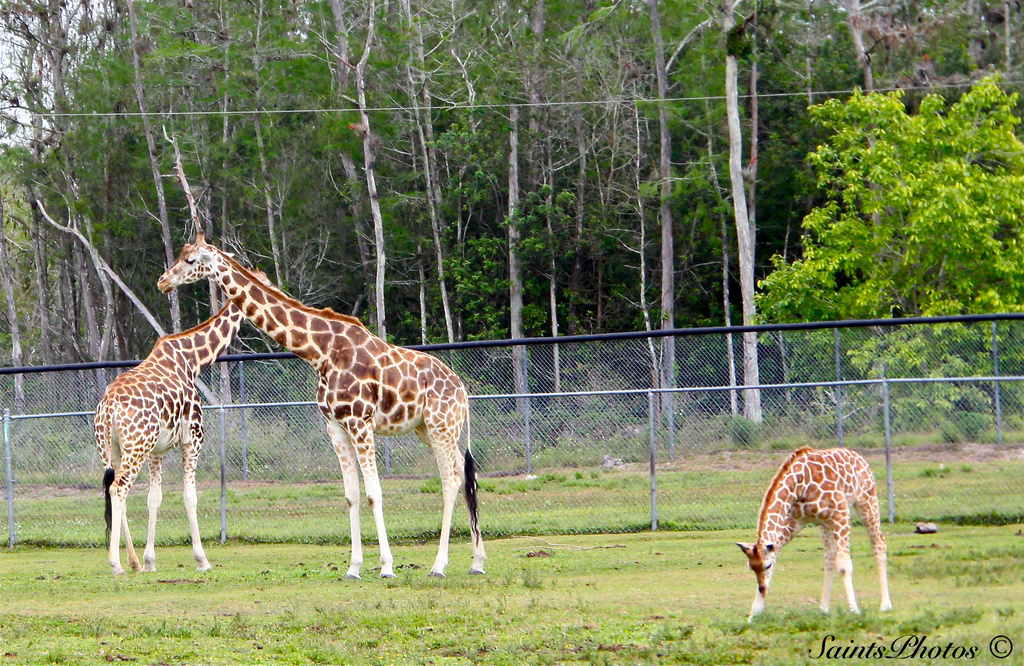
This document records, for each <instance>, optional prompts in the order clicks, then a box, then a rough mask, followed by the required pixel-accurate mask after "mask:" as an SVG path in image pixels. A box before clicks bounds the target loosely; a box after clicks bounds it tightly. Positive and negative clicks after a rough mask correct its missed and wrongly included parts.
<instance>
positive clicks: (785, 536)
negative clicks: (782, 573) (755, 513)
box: [736, 446, 892, 620]
mask: <svg viewBox="0 0 1024 666" xmlns="http://www.w3.org/2000/svg"><path fill="white" fill-rule="evenodd" d="M851 505H853V506H856V507H857V510H858V512H859V513H860V517H861V520H863V521H864V525H865V526H866V527H867V529H868V535H869V536H870V537H871V546H872V550H873V551H874V554H875V562H876V563H877V564H878V578H879V581H880V584H881V587H882V604H881V610H883V611H887V610H891V609H892V601H890V600H889V579H888V576H887V574H886V547H885V537H884V536H883V535H882V528H881V525H880V522H879V514H878V497H877V495H876V494H875V477H874V475H873V474H872V473H871V468H870V467H868V463H867V461H866V460H864V458H863V457H862V456H861V455H859V454H858V453H855V452H853V451H850V450H849V449H825V450H817V449H813V448H811V447H809V446H804V447H801V448H799V449H797V450H796V451H794V452H793V453H792V454H791V455H790V456H789V458H788V459H787V460H786V461H785V462H784V463H782V465H781V466H780V467H779V471H778V472H777V473H776V474H775V478H774V479H772V483H771V485H770V486H769V487H768V492H766V493H765V496H764V502H763V503H762V504H761V516H760V519H759V520H758V524H757V543H752V544H751V543H738V544H736V545H737V546H739V547H740V549H742V550H743V553H744V554H745V555H746V556H747V559H748V560H749V565H750V570H751V571H753V572H754V575H755V576H756V577H757V595H756V596H755V597H754V605H753V607H752V608H751V609H750V618H749V619H750V620H752V619H754V616H755V615H759V614H760V613H761V611H763V610H764V597H765V594H767V593H768V585H769V584H770V583H771V580H772V573H773V571H774V570H773V566H774V565H775V557H776V555H777V554H778V552H779V551H780V550H782V547H783V546H785V545H786V544H787V543H789V540H790V539H792V538H793V537H794V536H795V535H796V533H797V532H799V531H800V530H801V529H802V528H803V527H804V525H807V524H814V525H818V527H819V528H820V529H821V540H822V541H823V542H824V544H825V589H824V591H823V592H822V594H821V610H822V611H824V612H826V613H827V612H828V608H829V599H830V597H831V596H832V578H833V575H834V573H835V570H836V569H837V568H838V569H839V575H840V577H841V578H842V580H843V586H844V587H845V588H846V599H847V601H848V602H849V604H850V610H851V611H852V612H854V613H859V612H860V609H859V608H858V606H857V595H856V593H855V592H854V590H853V560H852V559H850V506H851Z"/></svg>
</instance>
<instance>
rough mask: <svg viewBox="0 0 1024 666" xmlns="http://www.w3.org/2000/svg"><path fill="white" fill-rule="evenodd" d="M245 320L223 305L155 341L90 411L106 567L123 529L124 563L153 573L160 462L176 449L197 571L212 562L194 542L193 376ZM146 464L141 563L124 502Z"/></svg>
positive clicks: (197, 421)
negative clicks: (197, 322)
mask: <svg viewBox="0 0 1024 666" xmlns="http://www.w3.org/2000/svg"><path fill="white" fill-rule="evenodd" d="M243 321H245V317H244V316H243V315H242V312H241V310H239V309H238V308H237V307H235V304H234V303H232V302H230V301H228V302H227V303H226V304H225V305H224V307H222V308H221V309H220V312H218V313H217V314H216V315H214V316H213V317H211V318H210V319H208V320H206V321H205V322H204V323H202V324H200V325H199V326H196V327H195V328H191V329H189V330H187V331H184V332H182V333H175V334H171V335H165V336H164V337H162V338H160V339H159V340H157V342H156V344H155V345H154V346H153V351H151V352H150V353H149V356H147V357H146V359H145V360H144V361H143V362H142V363H140V364H139V365H137V366H136V367H134V368H132V369H131V370H129V371H128V372H125V373H124V374H121V375H118V376H117V377H115V378H114V381H112V382H110V384H108V385H107V388H106V390H105V391H104V392H103V397H102V398H101V399H100V402H99V405H97V407H96V416H95V418H94V431H93V432H94V435H95V437H96V447H97V448H98V449H99V453H100V460H102V461H103V464H104V467H105V468H106V470H105V472H104V475H103V492H104V497H105V499H106V519H107V534H108V535H109V536H110V552H109V562H110V567H111V569H112V570H113V573H115V574H123V573H124V569H123V568H121V550H120V547H121V532H120V530H121V528H122V527H123V528H124V538H125V544H126V546H127V549H128V564H129V566H131V568H132V569H134V570H135V571H138V570H139V569H142V571H156V551H155V550H154V543H153V542H154V541H155V539H156V514H157V510H158V509H159V508H160V504H161V502H162V501H163V489H162V488H161V480H162V467H161V466H162V463H163V458H164V455H165V454H166V453H167V451H168V450H170V449H171V448H173V447H174V446H180V447H181V457H182V463H181V468H182V476H183V485H184V490H183V495H184V501H185V513H186V514H188V524H189V529H190V530H191V532H192V555H193V557H195V560H196V562H197V563H198V564H199V567H198V569H199V571H207V570H208V569H209V568H210V562H209V560H207V559H206V552H205V551H204V550H203V544H202V542H201V540H200V538H199V522H198V519H197V517H196V463H197V462H198V460H199V451H200V450H201V449H202V448H203V410H202V402H201V401H200V399H199V391H198V390H197V389H196V377H198V376H199V373H201V372H202V371H203V370H205V369H206V368H208V367H210V365H211V364H212V363H213V362H214V361H215V360H216V359H217V357H218V356H220V354H221V352H223V351H224V350H225V349H226V348H227V346H228V345H229V344H231V340H232V339H233V338H234V337H235V334H236V333H238V328H239V327H240V326H241V325H242V322H243ZM147 460H148V461H149V499H148V501H147V504H148V506H149V530H148V532H147V535H146V550H145V551H143V555H142V557H143V565H142V566H140V565H139V558H138V557H137V556H136V555H135V546H134V544H133V543H132V537H131V534H130V533H129V531H128V516H127V514H126V513H125V501H126V500H127V497H128V491H129V490H130V489H131V487H132V483H134V481H135V477H136V476H137V475H138V473H139V470H140V469H141V467H142V465H143V464H144V463H145V462H146V461H147Z"/></svg>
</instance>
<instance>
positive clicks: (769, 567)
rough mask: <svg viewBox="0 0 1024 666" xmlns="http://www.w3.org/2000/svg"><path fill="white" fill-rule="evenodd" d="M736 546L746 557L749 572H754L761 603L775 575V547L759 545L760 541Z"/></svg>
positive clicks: (773, 545)
mask: <svg viewBox="0 0 1024 666" xmlns="http://www.w3.org/2000/svg"><path fill="white" fill-rule="evenodd" d="M736 545H737V546H739V547H740V550H742V551H743V554H744V555H746V556H747V566H749V567H750V570H751V571H753V572H754V576H755V577H756V578H757V598H758V599H759V600H760V601H761V602H762V603H763V602H764V596H765V595H766V594H768V586H769V585H771V582H772V574H773V573H775V555H776V554H777V552H778V549H777V548H776V547H775V544H771V543H761V542H760V541H758V542H757V543H737V544H736ZM755 605H756V604H755ZM762 608H763V606H762ZM756 610H757V609H756V608H755V611H756ZM757 612H760V611H757ZM757 612H753V613H751V616H753V615H757Z"/></svg>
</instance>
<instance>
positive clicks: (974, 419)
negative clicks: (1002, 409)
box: [959, 412, 992, 442]
mask: <svg viewBox="0 0 1024 666" xmlns="http://www.w3.org/2000/svg"><path fill="white" fill-rule="evenodd" d="M959 420H960V427H961V429H963V431H964V436H965V437H966V438H967V441H968V442H977V441H978V439H979V437H980V436H981V434H982V433H983V432H985V431H986V430H988V429H989V428H991V427H992V417H991V416H989V415H988V414H984V413H982V412H965V413H963V414H961V415H960V419H959Z"/></svg>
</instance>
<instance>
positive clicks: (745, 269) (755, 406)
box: [723, 0, 762, 423]
mask: <svg viewBox="0 0 1024 666" xmlns="http://www.w3.org/2000/svg"><path fill="white" fill-rule="evenodd" d="M733 8H734V4H733V0H726V2H725V20H724V21H723V29H724V30H725V32H726V34H729V33H730V32H731V31H732V30H733V29H734V28H735V26H736V19H735V16H734V14H733ZM738 78H739V63H738V62H737V58H736V56H735V55H734V54H732V53H729V54H727V55H726V57H725V104H726V112H727V115H728V121H729V181H730V183H731V184H732V203H733V213H734V216H735V220H736V238H737V254H738V255H739V264H740V294H741V298H742V304H743V325H744V326H749V325H751V324H753V323H754V315H755V314H756V310H755V306H754V244H755V229H754V227H753V226H752V225H751V223H750V218H749V215H748V212H747V197H746V192H745V188H744V182H743V166H742V165H743V133H742V129H741V127H740V111H739V91H738V89H737V79H738ZM743 383H744V384H746V385H747V386H756V385H758V384H760V383H761V381H760V376H759V372H758V359H757V334H756V333H744V334H743ZM743 415H744V416H746V417H747V418H748V419H749V420H750V421H752V422H754V423H761V420H762V415H761V392H760V391H759V390H758V389H746V390H744V392H743Z"/></svg>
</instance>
